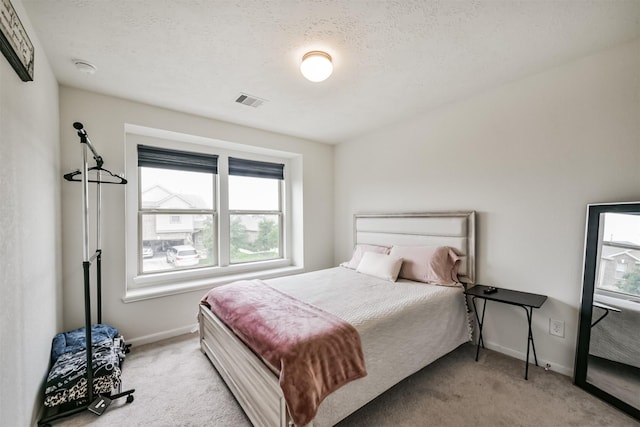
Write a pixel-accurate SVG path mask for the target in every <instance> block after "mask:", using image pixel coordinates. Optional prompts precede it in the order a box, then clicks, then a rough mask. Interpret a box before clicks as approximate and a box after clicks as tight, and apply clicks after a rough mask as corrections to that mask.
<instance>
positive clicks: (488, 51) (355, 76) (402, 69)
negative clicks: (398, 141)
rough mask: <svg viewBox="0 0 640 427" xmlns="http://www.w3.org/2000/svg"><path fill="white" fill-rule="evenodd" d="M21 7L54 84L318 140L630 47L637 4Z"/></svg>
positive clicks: (347, 1)
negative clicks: (255, 101) (318, 77)
mask: <svg viewBox="0 0 640 427" xmlns="http://www.w3.org/2000/svg"><path fill="white" fill-rule="evenodd" d="M22 3H23V4H24V7H25V9H26V10H27V13H28V15H29V19H30V20H31V22H32V24H33V26H34V27H35V29H36V32H37V33H38V37H39V39H40V41H41V43H42V44H43V46H44V49H45V52H46V55H47V57H48V59H49V62H50V63H51V65H52V67H53V70H54V73H55V75H56V77H57V78H58V80H59V82H60V83H62V84H64V85H68V86H73V87H78V88H82V89H88V90H91V91H95V92H99V93H105V94H109V95H114V96H119V97H123V98H127V99H132V100H136V101H141V102H144V103H148V104H152V105H157V106H161V107H166V108H170V109H174V110H179V111H184V112H187V113H192V114H197V115H202V116H206V117H211V118H216V119H220V120H225V121H230V122H234V123H238V124H242V125H246V126H252V127H256V128H261V129H267V130H271V131H276V132H281V133H285V134H289V135H294V136H299V137H303V138H308V139H312V140H316V141H321V142H328V143H337V142H341V141H344V140H347V139H350V138H353V137H355V136H358V135H361V134H362V133H365V132H368V131H371V130H374V129H376V128H378V127H380V126H383V125H388V124H391V123H394V122H397V121H399V120H401V119H403V118H406V117H409V116H412V115H415V114H418V113H420V112H424V111H426V110H429V109H432V108H437V107H439V106H441V105H443V104H445V103H448V102H452V101H455V100H459V99H463V98H465V97H469V96H472V95H473V94H475V93H478V92H480V91H483V90H486V89H488V88H491V87H495V86H498V85H502V84H505V83H507V82H509V81H513V80H516V79H519V78H522V77H525V76H528V75H531V74H535V73H537V72H540V71H543V70H546V69H549V68H552V67H554V66H557V65H560V64H562V63H564V62H567V61H570V60H573V59H576V58H580V57H582V56H585V55H587V54H590V53H593V52H596V51H598V50H601V49H605V48H608V47H611V46H614V45H616V44H620V43H623V42H626V41H629V40H632V39H634V38H638V37H640V0H628V1H621V0H548V1H516V0H491V1H474V0H467V1H453V0H449V1H447V0H440V1H415V0H404V1H381V0H380V1H364V0H363V1H358V0H342V1H329V0H308V1H294V0H280V1H274V0H257V1H254V0H234V1H231V0H228V1H226V0H208V1H206V0H177V1H176V0H110V1H97V0H22ZM318 49H319V50H325V51H327V52H328V53H330V54H331V56H332V57H333V59H334V67H335V69H334V73H333V75H332V76H331V77H330V78H329V79H328V80H326V81H325V82H322V83H311V82H308V81H306V80H305V79H304V78H303V77H302V75H301V74H300V72H299V68H298V67H299V62H300V58H301V57H302V55H303V54H304V53H305V52H307V51H309V50H318ZM73 58H79V59H83V60H86V61H88V62H91V63H93V64H94V65H95V66H96V67H97V68H98V71H97V72H96V73H95V74H94V75H86V74H82V73H80V72H78V71H77V70H76V69H75V67H74V65H73V63H72V59H73ZM37 60H38V59H37V58H36V61H37ZM36 78H37V76H36ZM241 92H242V93H247V94H250V95H253V96H256V97H259V98H262V99H265V100H267V101H268V102H266V103H264V104H263V105H262V106H260V107H258V108H252V107H248V106H244V105H241V104H237V103H235V102H234V100H235V99H236V98H237V97H238V95H239V94H240V93H241Z"/></svg>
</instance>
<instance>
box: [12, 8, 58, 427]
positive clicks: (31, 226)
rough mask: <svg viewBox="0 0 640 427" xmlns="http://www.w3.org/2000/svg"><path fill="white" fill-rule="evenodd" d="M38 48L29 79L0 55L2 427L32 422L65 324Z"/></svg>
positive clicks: (49, 116) (54, 175)
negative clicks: (55, 343)
mask: <svg viewBox="0 0 640 427" xmlns="http://www.w3.org/2000/svg"><path fill="white" fill-rule="evenodd" d="M12 4H13V7H14V8H15V10H16V12H17V13H18V16H19V17H20V20H21V21H22V25H23V26H24V27H25V29H26V31H27V33H28V34H29V38H30V39H31V42H32V43H33V45H34V47H35V71H34V81H33V82H23V81H22V80H20V78H19V77H18V75H17V74H16V73H15V71H14V70H13V68H12V67H11V65H9V62H8V61H7V60H6V59H5V58H4V56H0V242H2V244H1V245H0V278H1V281H0V290H1V297H0V420H1V421H0V423H2V424H3V425H12V426H27V425H31V424H33V423H34V422H35V420H36V419H37V416H38V412H39V411H40V404H41V402H42V389H41V386H42V384H43V383H44V380H45V378H46V375H47V372H48V369H49V355H50V352H51V339H52V338H53V336H54V335H55V334H56V333H57V332H58V331H59V329H60V327H61V325H62V316H61V313H62V286H61V278H62V270H61V263H60V242H61V237H60V181H61V179H62V176H61V175H60V165H59V147H60V139H59V128H58V83H57V82H56V80H55V78H54V76H53V73H52V72H51V69H50V67H49V64H48V62H47V58H46V57H45V56H44V52H43V50H42V49H41V47H40V43H39V42H38V40H37V38H36V34H35V31H34V30H33V28H32V27H31V25H30V22H29V20H28V18H27V15H26V13H25V11H24V9H23V7H22V3H21V2H20V1H19V0H12Z"/></svg>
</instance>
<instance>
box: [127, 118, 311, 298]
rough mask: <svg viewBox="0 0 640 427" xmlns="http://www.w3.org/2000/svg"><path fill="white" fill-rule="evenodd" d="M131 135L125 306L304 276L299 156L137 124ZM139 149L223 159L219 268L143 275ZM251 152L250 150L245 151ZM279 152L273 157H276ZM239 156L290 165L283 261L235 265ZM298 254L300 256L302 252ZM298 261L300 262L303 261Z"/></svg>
mask: <svg viewBox="0 0 640 427" xmlns="http://www.w3.org/2000/svg"><path fill="white" fill-rule="evenodd" d="M126 130H127V132H126V134H125V163H126V174H127V179H128V181H129V183H128V184H127V186H126V215H125V218H126V219H125V228H126V238H125V245H126V257H125V258H126V260H125V264H126V288H125V294H124V297H123V301H124V302H133V301H138V300H144V299H149V298H155V297H161V296H166V295H172V294H179V293H183V292H190V291H194V290H198V289H208V288H211V287H212V284H216V283H219V284H222V283H228V282H230V281H233V280H239V279H245V278H246V279H250V278H269V277H277V276H281V275H286V274H292V273H298V272H301V271H303V267H302V266H301V265H296V263H295V262H294V261H293V258H295V257H294V256H293V253H294V249H293V242H294V241H296V242H297V241H300V240H301V239H300V238H299V237H298V238H296V239H294V238H293V226H292V222H293V221H292V215H291V212H292V204H291V194H292V182H291V173H289V172H288V171H289V170H290V169H291V160H292V158H293V157H294V156H296V155H295V154H294V153H285V152H276V151H274V150H267V149H259V148H256V147H248V146H247V147H245V146H242V145H240V144H233V143H229V142H225V141H216V140H211V139H208V138H199V137H189V136H188V135H184V134H176V133H173V132H167V135H166V136H165V135H164V132H163V131H158V130H154V129H148V128H144V127H140V126H135V125H128V126H127V127H126ZM138 144H143V145H151V146H156V147H161V148H167V149H175V150H182V151H192V152H200V153H206V154H214V155H217V156H218V174H217V179H216V185H217V189H216V197H217V200H216V201H215V202H216V204H217V205H216V207H215V211H216V217H217V226H218V229H217V238H218V248H217V251H218V256H219V264H218V265H215V266H212V267H201V268H197V269H189V270H176V271H173V270H172V271H165V272H158V273H145V274H142V273H141V267H140V265H139V262H138V257H139V256H140V254H138V251H139V250H141V249H139V247H141V246H140V242H139V239H140V237H139V229H138V228H139V223H138V220H137V218H138V203H137V201H138V197H139V183H138V179H139V174H138V166H137V163H138V157H137V146H138ZM243 148H246V151H245V150H243ZM270 151H273V152H270ZM229 157H238V158H242V159H247V160H256V161H263V162H273V163H282V164H284V165H285V166H284V169H285V177H284V180H283V182H282V184H281V194H280V199H281V200H280V203H281V206H282V218H283V220H282V223H283V225H282V227H281V230H280V232H281V245H282V252H281V254H282V258H279V259H274V260H265V261H257V262H248V263H241V264H230V262H229V255H230V254H229V248H230V239H229V230H230V227H229V225H230V224H229V218H230V214H229V206H228V158H229ZM296 252H297V251H296ZM298 259H300V257H299V256H298Z"/></svg>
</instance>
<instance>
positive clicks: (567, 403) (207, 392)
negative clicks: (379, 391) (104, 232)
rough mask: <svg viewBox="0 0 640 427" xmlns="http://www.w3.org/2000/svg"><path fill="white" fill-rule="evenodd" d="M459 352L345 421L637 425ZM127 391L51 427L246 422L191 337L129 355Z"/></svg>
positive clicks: (601, 405) (540, 372) (514, 367)
mask: <svg viewBox="0 0 640 427" xmlns="http://www.w3.org/2000/svg"><path fill="white" fill-rule="evenodd" d="M474 357H475V347H474V346H472V345H471V344H464V345H462V346H460V347H458V348H457V349H456V350H454V351H453V352H451V353H450V354H448V355H446V356H444V357H442V358H441V359H439V360H437V361H436V362H434V363H433V364H431V365H430V366H428V367H426V368H424V369H422V370H421V371H420V372H418V373H416V374H415V375H413V376H411V377H409V378H407V379H405V380H404V381H402V382H401V383H399V384H398V385H396V386H395V387H393V388H392V389H391V390H389V391H387V392H386V393H384V394H383V395H382V396H380V397H378V398H377V399H375V400H373V401H372V402H370V403H369V404H368V405H366V406H365V407H363V408H361V409H360V410H358V411H357V412H355V413H354V414H352V415H351V416H349V417H348V418H346V419H345V420H343V421H342V422H340V423H339V424H338V426H339V427H352V426H353V427H355V426H367V427H369V426H375V427H385V426H394V427H397V426H491V427H494V426H509V427H512V426H522V427H525V426H531V427H545V426H549V427H556V426H557V427H561V426H562V427H564V426H576V427H577V426H580V427H590V426H594V427H595V426H616V427H624V426H636V427H637V426H638V425H640V423H638V422H637V421H636V420H634V419H632V418H630V417H628V416H627V415H625V414H624V413H622V412H620V411H618V410H617V409H615V408H614V407H612V406H610V405H608V404H607V403H605V402H603V401H601V400H599V399H597V398H595V397H594V396H591V395H590V394H588V393H586V392H585V391H583V390H581V389H579V388H578V387H576V386H574V385H573V383H572V379H571V378H569V377H566V376H564V375H560V374H558V373H555V372H552V371H545V370H544V369H543V368H539V367H536V366H535V365H531V366H530V368H529V380H528V381H525V380H524V362H523V361H520V360H516V359H514V358H511V357H509V356H505V355H503V354H501V353H497V352H495V351H491V350H483V351H481V352H480V360H479V361H478V362H475V361H474ZM122 378H123V390H124V389H129V388H135V390H136V391H135V395H134V396H135V400H134V401H133V402H132V403H130V404H127V403H125V399H119V400H116V401H114V402H113V403H112V404H111V406H110V407H109V408H108V409H107V411H106V412H105V413H104V414H102V415H101V416H97V415H94V414H93V413H90V412H88V411H87V412H83V413H80V414H77V415H75V416H72V417H68V418H64V419H62V420H60V421H57V422H55V423H53V425H54V426H64V427H77V426H85V425H92V426H125V427H128V426H154V427H163V426H167V427H172V426H220V427H227V426H228V427H231V426H233V427H245V426H246V427H250V426H251V423H250V422H249V420H248V418H247V417H246V416H245V415H244V412H243V411H242V409H241V408H240V407H239V406H238V404H237V403H236V401H235V399H234V397H233V395H232V394H231V392H230V391H229V389H228V388H227V387H226V385H225V384H224V382H223V381H222V379H221V378H220V376H219V375H218V374H217V372H216V370H215V369H214V367H213V365H212V364H211V363H210V362H209V360H208V359H207V357H206V356H205V355H204V354H203V353H201V352H200V348H199V344H198V337H197V334H189V335H183V336H180V337H176V338H172V339H169V340H165V341H162V342H158V343H153V344H148V345H143V346H140V347H135V348H132V352H131V353H130V354H129V355H128V356H127V359H126V360H125V362H124V365H123V375H122Z"/></svg>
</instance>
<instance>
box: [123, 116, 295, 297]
mask: <svg viewBox="0 0 640 427" xmlns="http://www.w3.org/2000/svg"><path fill="white" fill-rule="evenodd" d="M137 129H138V128H136V130H137ZM156 135H157V134H156V133H155V132H154V135H153V136H152V135H148V134H138V133H129V132H127V140H126V144H125V147H126V156H127V157H126V159H127V177H128V178H129V185H127V186H126V197H127V204H126V209H127V221H126V232H127V237H126V241H127V252H126V269H127V284H126V286H127V292H126V294H125V301H135V300H138V299H145V298H152V297H154V296H161V295H167V294H173V293H180V292H183V291H190V290H194V289H204V288H207V287H210V285H211V283H214V282H216V281H219V282H224V281H225V280H228V279H227V277H230V276H233V280H239V279H241V278H256V277H258V278H266V277H274V276H275V275H281V274H283V273H284V272H285V271H287V272H289V271H300V269H301V266H300V265H298V262H299V261H298V262H296V261H294V259H296V260H298V259H302V258H301V253H300V252H299V251H300V250H301V248H302V245H301V242H302V240H301V239H300V238H299V237H298V238H296V239H294V238H293V235H294V232H295V233H296V235H300V234H298V233H301V229H300V227H299V226H298V224H299V223H294V222H293V221H292V217H293V214H292V212H302V211H301V206H300V205H298V203H301V198H298V197H296V198H295V200H298V199H299V202H296V203H294V204H293V206H294V208H293V209H292V208H291V206H292V202H291V200H292V197H291V190H290V185H289V181H288V180H289V179H290V178H288V177H287V176H286V175H287V172H286V170H287V165H288V164H289V162H290V157H281V156H280V155H282V154H286V153H284V152H275V151H274V152H273V154H271V153H269V151H270V150H265V149H259V150H258V149H251V151H246V152H245V151H240V150H232V149H230V148H231V147H237V148H246V147H245V146H240V145H236V144H232V143H223V144H220V146H216V145H215V144H213V143H211V142H216V141H213V140H207V142H206V143H202V141H203V140H197V141H196V142H193V143H188V142H183V141H181V140H175V139H173V138H172V139H169V138H158V137H156ZM172 136H173V135H172ZM183 136H184V135H183ZM187 137H188V136H187ZM185 140H188V139H185ZM217 142H218V143H219V141H217ZM249 148H250V147H249ZM258 151H261V152H260V153H259V152H258ZM300 166H301V164H300ZM300 166H298V167H297V169H296V171H297V172H296V173H299V172H298V170H299V171H301V168H300ZM296 176H297V175H296ZM300 176H301V175H300ZM295 194H296V195H297V193H295ZM287 212H289V214H287ZM300 224H301V222H300ZM294 244H295V247H294ZM283 269H284V270H283Z"/></svg>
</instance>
